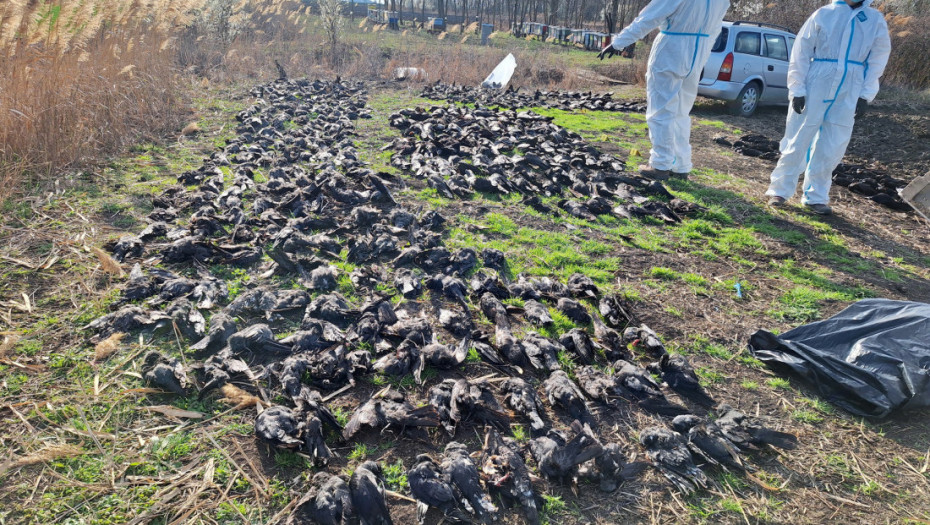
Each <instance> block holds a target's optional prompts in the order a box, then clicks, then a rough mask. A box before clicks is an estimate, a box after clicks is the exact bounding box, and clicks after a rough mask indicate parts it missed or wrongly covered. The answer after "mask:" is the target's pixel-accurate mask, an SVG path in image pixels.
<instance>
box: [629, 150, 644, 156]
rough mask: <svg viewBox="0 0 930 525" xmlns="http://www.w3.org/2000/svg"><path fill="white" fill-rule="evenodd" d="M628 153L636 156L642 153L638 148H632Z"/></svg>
mask: <svg viewBox="0 0 930 525" xmlns="http://www.w3.org/2000/svg"><path fill="white" fill-rule="evenodd" d="M630 155H631V156H637V157H639V156H641V155H642V153H640V152H639V150H638V149H636V148H633V149H631V150H630Z"/></svg>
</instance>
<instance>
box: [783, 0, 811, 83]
mask: <svg viewBox="0 0 930 525" xmlns="http://www.w3.org/2000/svg"><path fill="white" fill-rule="evenodd" d="M816 17H817V13H814V15H813V16H811V17H810V18H808V19H807V22H804V25H803V26H802V27H801V30H800V31H799V32H798V37H797V39H795V41H794V48H792V49H791V63H790V64H789V65H788V95H789V96H791V98H795V97H806V96H807V72H808V71H810V68H811V59H812V58H813V57H814V46H815V45H816V42H817V34H816V33H817V24H816V23H815V22H814V19H815V18H816Z"/></svg>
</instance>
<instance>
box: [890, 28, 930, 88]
mask: <svg viewBox="0 0 930 525" xmlns="http://www.w3.org/2000/svg"><path fill="white" fill-rule="evenodd" d="M887 19H888V30H889V31H890V33H891V57H890V58H889V60H888V67H887V69H886V70H885V76H884V81H885V82H887V83H890V84H894V85H897V86H902V87H907V88H912V89H927V88H930V67H927V57H928V56H930V31H928V30H927V28H928V27H930V16H927V15H924V16H919V17H915V16H898V15H889V16H888V17H887Z"/></svg>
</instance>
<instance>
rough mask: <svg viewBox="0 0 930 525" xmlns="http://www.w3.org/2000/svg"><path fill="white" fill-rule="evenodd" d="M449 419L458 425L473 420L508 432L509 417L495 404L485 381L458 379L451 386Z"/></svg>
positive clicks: (492, 394)
mask: <svg viewBox="0 0 930 525" xmlns="http://www.w3.org/2000/svg"><path fill="white" fill-rule="evenodd" d="M449 417H450V418H451V419H452V421H454V422H455V423H456V425H458V424H459V423H462V422H464V421H469V420H474V421H477V422H479V423H482V424H486V425H491V426H493V427H495V428H497V429H498V430H500V431H501V432H509V431H510V415H509V414H507V413H506V412H505V411H504V408H503V407H501V406H500V403H498V402H497V398H495V397H494V393H493V392H492V391H491V388H490V385H488V383H487V382H486V381H469V380H467V379H459V380H458V381H456V382H455V384H454V385H453V386H452V397H451V400H450V405H449Z"/></svg>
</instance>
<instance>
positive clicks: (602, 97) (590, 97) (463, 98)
mask: <svg viewBox="0 0 930 525" xmlns="http://www.w3.org/2000/svg"><path fill="white" fill-rule="evenodd" d="M420 96H422V97H423V98H428V99H431V100H445V101H448V102H457V103H461V104H473V105H482V106H500V107H504V108H511V109H520V108H551V109H564V110H573V111H574V110H588V111H621V112H624V113H645V112H646V102H645V101H642V100H614V98H613V93H594V92H591V91H586V92H580V91H541V90H538V89H537V90H534V91H533V92H532V93H529V92H523V91H521V90H518V89H513V88H511V87H508V88H507V89H504V90H502V89H491V88H482V87H471V86H456V85H455V84H442V83H438V82H437V83H436V84H433V85H431V86H427V87H426V88H425V89H423V92H422V93H421V94H420Z"/></svg>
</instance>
